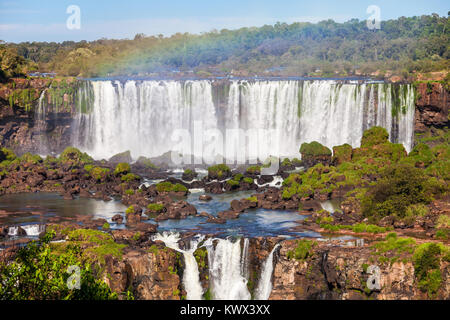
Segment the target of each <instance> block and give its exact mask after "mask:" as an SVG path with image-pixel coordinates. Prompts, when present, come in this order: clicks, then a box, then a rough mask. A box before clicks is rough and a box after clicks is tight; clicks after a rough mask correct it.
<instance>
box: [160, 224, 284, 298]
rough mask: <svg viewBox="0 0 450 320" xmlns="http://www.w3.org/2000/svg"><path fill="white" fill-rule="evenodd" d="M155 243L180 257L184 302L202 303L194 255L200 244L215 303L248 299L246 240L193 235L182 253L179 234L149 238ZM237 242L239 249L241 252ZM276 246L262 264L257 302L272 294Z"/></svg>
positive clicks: (201, 292) (165, 233)
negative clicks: (162, 244) (178, 254)
mask: <svg viewBox="0 0 450 320" xmlns="http://www.w3.org/2000/svg"><path fill="white" fill-rule="evenodd" d="M152 240H153V241H156V240H159V241H162V242H164V244H165V245H166V246H167V247H168V248H171V249H173V250H175V251H177V252H180V253H182V254H183V257H184V262H185V269H184V272H183V286H184V289H185V290H186V294H187V296H186V299H187V300H202V299H203V293H204V292H203V291H204V290H203V288H202V285H201V283H200V274H199V270H198V265H197V261H196V259H195V257H194V252H195V250H197V249H198V248H199V246H200V244H201V246H202V247H205V248H206V250H207V252H208V266H209V288H210V290H211V294H212V298H213V299H215V300H250V299H251V294H250V291H249V290H248V288H247V282H248V277H249V274H248V271H249V265H248V263H249V257H248V255H249V244H250V241H249V239H247V238H244V239H239V240H236V241H233V240H232V239H216V238H209V239H207V240H205V241H203V240H204V236H197V237H196V238H194V239H191V241H190V248H189V249H187V250H183V249H181V248H180V246H179V244H178V242H179V241H180V234H179V233H169V232H164V233H162V234H157V235H155V236H154V237H153V238H152ZM241 241H243V244H242V250H241ZM202 242H203V243H202ZM279 246H280V244H277V245H276V246H275V247H274V248H273V250H272V251H271V253H270V254H269V256H268V257H267V259H266V261H265V262H264V263H263V265H262V272H261V277H260V280H259V284H258V287H257V289H256V291H255V298H256V299H257V300H267V299H268V298H269V296H270V293H271V291H272V272H273V255H274V252H275V251H276V249H277V248H278V247H279Z"/></svg>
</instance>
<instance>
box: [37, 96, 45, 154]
mask: <svg viewBox="0 0 450 320" xmlns="http://www.w3.org/2000/svg"><path fill="white" fill-rule="evenodd" d="M46 92H47V89H45V90H44V91H42V93H41V96H40V97H39V100H38V107H37V108H36V111H35V119H36V128H37V131H38V132H39V142H38V150H37V151H38V153H39V154H46V153H47V137H46V134H45V130H46V128H47V123H46V115H47V102H46V101H45V93H46Z"/></svg>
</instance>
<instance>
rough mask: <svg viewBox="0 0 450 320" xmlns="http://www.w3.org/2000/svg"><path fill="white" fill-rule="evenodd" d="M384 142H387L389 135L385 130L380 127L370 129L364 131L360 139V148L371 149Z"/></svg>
mask: <svg viewBox="0 0 450 320" xmlns="http://www.w3.org/2000/svg"><path fill="white" fill-rule="evenodd" d="M386 142H389V133H388V132H387V130H386V129H385V128H382V127H372V128H370V129H369V130H366V131H364V133H363V136H362V138H361V147H362V148H365V147H372V146H374V145H379V144H384V143H386Z"/></svg>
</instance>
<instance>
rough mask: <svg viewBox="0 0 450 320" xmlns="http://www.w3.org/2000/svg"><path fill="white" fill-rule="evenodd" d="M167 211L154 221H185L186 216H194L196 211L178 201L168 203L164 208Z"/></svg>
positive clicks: (192, 207) (185, 203)
mask: <svg viewBox="0 0 450 320" xmlns="http://www.w3.org/2000/svg"><path fill="white" fill-rule="evenodd" d="M166 209H167V211H166V212H164V213H162V214H160V215H159V216H157V217H156V218H155V221H162V220H168V219H185V218H187V217H188V216H195V215H196V214H197V209H196V208H195V206H193V205H192V204H190V203H188V202H186V201H178V202H173V203H170V204H169V205H167V206H166Z"/></svg>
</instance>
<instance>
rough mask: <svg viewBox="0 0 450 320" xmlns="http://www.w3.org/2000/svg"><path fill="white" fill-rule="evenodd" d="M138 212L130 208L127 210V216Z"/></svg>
mask: <svg viewBox="0 0 450 320" xmlns="http://www.w3.org/2000/svg"><path fill="white" fill-rule="evenodd" d="M135 212H136V209H134V206H129V207H128V208H127V210H125V214H126V215H129V214H134V213H135Z"/></svg>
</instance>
